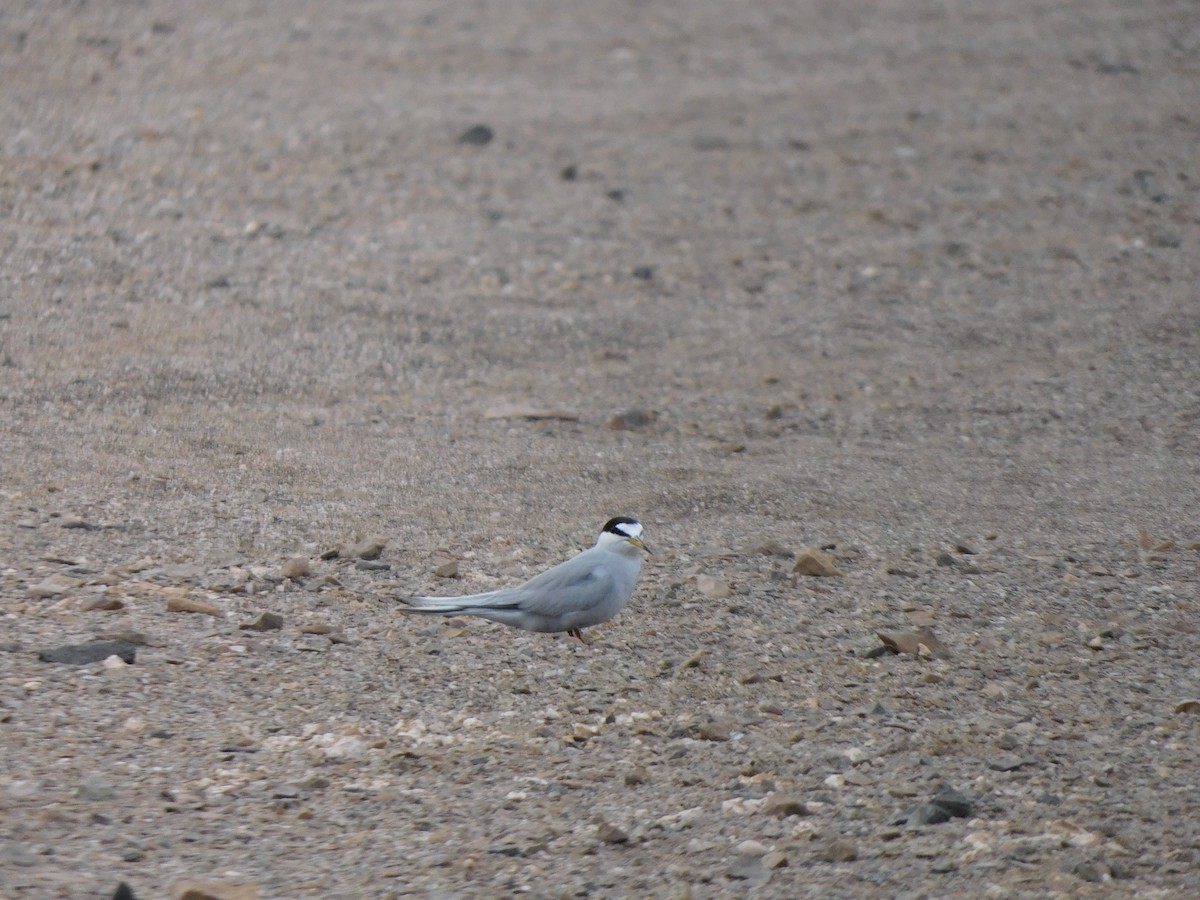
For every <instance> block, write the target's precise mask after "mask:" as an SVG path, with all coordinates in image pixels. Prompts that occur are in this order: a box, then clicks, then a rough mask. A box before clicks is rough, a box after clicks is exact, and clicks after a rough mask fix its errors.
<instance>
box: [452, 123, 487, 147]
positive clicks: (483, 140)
mask: <svg viewBox="0 0 1200 900" xmlns="http://www.w3.org/2000/svg"><path fill="white" fill-rule="evenodd" d="M495 136H496V132H494V131H492V129H491V128H490V127H488V126H487V125H472V126H471V127H470V128H468V129H467V130H466V131H464V132H463V133H462V134H460V135H459V136H458V142H459V143H460V144H467V145H469V146H472V147H484V146H487V145H488V144H490V143H491V142H492V138H494V137H495Z"/></svg>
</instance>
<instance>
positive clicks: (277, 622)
mask: <svg viewBox="0 0 1200 900" xmlns="http://www.w3.org/2000/svg"><path fill="white" fill-rule="evenodd" d="M282 627H283V616H281V615H279V614H278V613H273V612H264V613H262V614H260V615H259V617H258V618H257V619H255V620H254V621H253V622H243V623H242V624H240V625H239V626H238V628H239V629H241V630H242V631H278V630H279V629H280V628H282Z"/></svg>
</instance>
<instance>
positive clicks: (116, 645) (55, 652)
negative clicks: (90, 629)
mask: <svg viewBox="0 0 1200 900" xmlns="http://www.w3.org/2000/svg"><path fill="white" fill-rule="evenodd" d="M110 656H119V657H121V659H123V660H124V661H125V662H127V663H130V664H132V663H133V661H134V658H135V657H136V656H137V648H136V647H134V646H133V644H131V643H129V642H128V641H88V642H87V643H86V644H65V645H64V646H62V647H55V648H54V649H52V650H43V651H42V652H41V653H39V654H38V659H40V660H41V661H42V662H48V663H62V664H63V665H67V666H86V665H88V664H89V663H95V662H100V661H101V660H104V659H108V658H109V657H110Z"/></svg>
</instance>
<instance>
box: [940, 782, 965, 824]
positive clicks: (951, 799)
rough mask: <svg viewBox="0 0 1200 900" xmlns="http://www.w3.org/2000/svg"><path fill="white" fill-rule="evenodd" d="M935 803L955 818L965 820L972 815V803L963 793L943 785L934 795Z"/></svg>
mask: <svg viewBox="0 0 1200 900" xmlns="http://www.w3.org/2000/svg"><path fill="white" fill-rule="evenodd" d="M933 802H934V803H936V804H937V805H938V806H940V807H942V809H944V810H946V811H947V812H948V813H950V815H951V816H953V817H955V818H960V819H965V818H966V817H967V816H969V815H970V814H971V801H970V800H969V799H968V798H967V796H966V794H964V793H963V792H962V791H957V790H955V789H954V788H952V787H950V785H948V784H943V785H942V786H941V787H940V788H938V790H937V793H936V794H934V795H933Z"/></svg>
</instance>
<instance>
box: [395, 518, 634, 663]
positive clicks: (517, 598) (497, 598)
mask: <svg viewBox="0 0 1200 900" xmlns="http://www.w3.org/2000/svg"><path fill="white" fill-rule="evenodd" d="M641 535H642V526H641V525H640V524H639V523H638V522H637V520H636V519H631V518H629V517H628V516H618V517H617V518H615V519H610V520H609V521H608V522H607V523H606V524H605V526H604V530H603V531H601V532H600V537H599V539H598V540H597V541H596V545H595V546H594V547H592V548H590V549H588V550H584V551H583V552H582V553H580V554H579V555H578V556H574V557H572V558H571V559H568V560H567V561H566V562H562V563H559V564H558V565H557V566H555V567H554V568H552V569H548V570H547V571H545V572H543V573H542V574H541V575H536V576H534V577H533V578H531V579H529V581H527V582H525V583H524V584H522V585H519V586H517V587H511V588H501V589H500V590H498V591H488V592H487V593H483V594H467V595H466V596H462V597H410V598H409V599H407V600H405V601H404V602H405V603H407V604H408V606H407V607H406V609H405V611H406V612H413V613H427V614H430V615H443V616H448V615H470V616H480V617H481V618H484V619H489V620H490V621H492V622H500V623H502V624H504V625H510V626H512V627H513V628H521V629H524V630H525V631H543V632H554V631H565V632H567V633H568V634H570V635H571V636H572V637H576V638H578V639H579V640H581V641H582V640H583V629H584V628H590V627H591V626H593V625H599V624H600V623H601V622H607V621H608V620H609V619H611V618H613V617H614V616H615V615H617V613H619V612H620V611H621V610H622V609H624V608H625V604H626V603H627V602H628V601H629V597H630V595H631V594H632V593H633V588H634V585H636V584H637V579H638V574H639V572H640V571H641V566H642V551H643V550H644V551H646V552H647V553H649V552H650V551H649V548H647V547H646V545H645V543H643V542H642V538H641Z"/></svg>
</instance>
